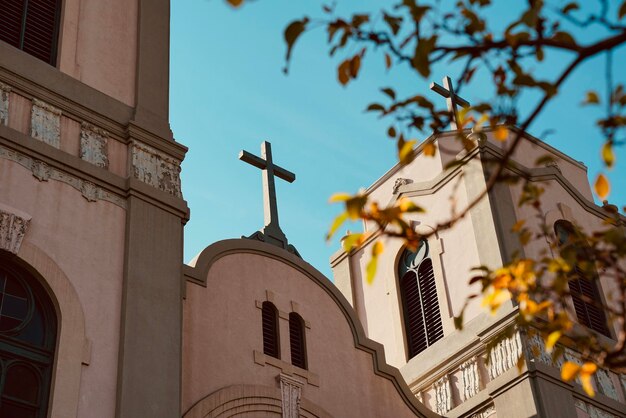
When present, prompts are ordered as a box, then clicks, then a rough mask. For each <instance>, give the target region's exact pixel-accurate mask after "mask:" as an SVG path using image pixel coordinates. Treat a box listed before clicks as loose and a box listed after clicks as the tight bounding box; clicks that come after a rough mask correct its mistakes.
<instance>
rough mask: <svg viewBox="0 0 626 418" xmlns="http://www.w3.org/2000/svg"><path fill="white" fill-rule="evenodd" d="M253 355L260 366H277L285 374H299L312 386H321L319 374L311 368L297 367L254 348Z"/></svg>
mask: <svg viewBox="0 0 626 418" xmlns="http://www.w3.org/2000/svg"><path fill="white" fill-rule="evenodd" d="M252 357H253V359H254V362H255V363H256V364H258V365H259V366H263V367H265V366H268V365H269V366H272V367H276V368H277V369H278V370H280V372H281V374H284V375H285V376H298V377H300V378H302V379H304V380H303V381H305V382H306V383H307V384H309V385H311V386H315V387H319V386H320V377H319V375H317V374H315V373H313V372H311V371H309V370H306V369H301V368H299V367H295V366H294V365H292V364H291V363H287V362H286V361H283V360H281V359H278V358H275V357H272V356H268V355H265V354H264V353H262V352H261V351H257V350H254V351H253V352H252Z"/></svg>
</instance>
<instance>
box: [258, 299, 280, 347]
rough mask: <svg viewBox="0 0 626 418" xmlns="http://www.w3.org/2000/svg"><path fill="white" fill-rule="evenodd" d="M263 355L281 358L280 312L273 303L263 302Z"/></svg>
mask: <svg viewBox="0 0 626 418" xmlns="http://www.w3.org/2000/svg"><path fill="white" fill-rule="evenodd" d="M261 311H262V314H261V316H262V322H263V353H264V354H266V355H268V356H271V357H274V358H280V342H279V339H278V310H277V309H276V307H275V306H274V304H273V303H271V302H263V305H262V308H261Z"/></svg>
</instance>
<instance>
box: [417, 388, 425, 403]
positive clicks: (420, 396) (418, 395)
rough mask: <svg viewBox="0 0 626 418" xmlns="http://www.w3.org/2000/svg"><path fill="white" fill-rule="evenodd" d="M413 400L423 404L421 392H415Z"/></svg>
mask: <svg viewBox="0 0 626 418" xmlns="http://www.w3.org/2000/svg"><path fill="white" fill-rule="evenodd" d="M415 398H416V399H417V400H418V401H419V402H420V403H424V395H422V392H420V391H417V392H415Z"/></svg>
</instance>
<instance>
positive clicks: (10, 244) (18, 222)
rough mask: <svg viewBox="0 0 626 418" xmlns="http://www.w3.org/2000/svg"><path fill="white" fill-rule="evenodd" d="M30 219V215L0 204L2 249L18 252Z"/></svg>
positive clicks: (0, 241)
mask: <svg viewBox="0 0 626 418" xmlns="http://www.w3.org/2000/svg"><path fill="white" fill-rule="evenodd" d="M30 220H31V217H30V215H27V214H25V213H22V212H20V211H17V210H15V209H13V208H10V207H8V206H4V205H0V249H3V250H6V251H9V252H11V253H13V254H17V253H18V251H19V250H20V246H21V245H22V240H23V239H24V235H26V231H27V230H28V226H29V224H30Z"/></svg>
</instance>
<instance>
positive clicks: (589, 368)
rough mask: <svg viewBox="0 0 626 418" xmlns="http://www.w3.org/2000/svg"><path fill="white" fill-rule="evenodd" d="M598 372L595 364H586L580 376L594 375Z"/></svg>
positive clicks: (581, 369)
mask: <svg viewBox="0 0 626 418" xmlns="http://www.w3.org/2000/svg"><path fill="white" fill-rule="evenodd" d="M596 370H598V366H597V365H596V364H595V363H590V362H586V363H585V364H583V365H582V367H581V368H580V374H594V373H595V372H596Z"/></svg>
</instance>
